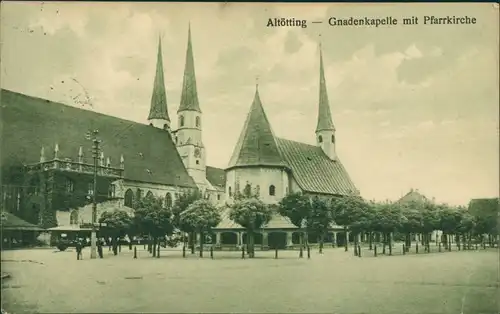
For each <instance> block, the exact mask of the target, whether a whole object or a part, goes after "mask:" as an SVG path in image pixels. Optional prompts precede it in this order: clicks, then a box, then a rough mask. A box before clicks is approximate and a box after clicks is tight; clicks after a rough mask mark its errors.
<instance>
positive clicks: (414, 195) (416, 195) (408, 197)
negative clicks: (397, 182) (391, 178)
mask: <svg viewBox="0 0 500 314" xmlns="http://www.w3.org/2000/svg"><path fill="white" fill-rule="evenodd" d="M429 201H430V200H429V199H428V198H427V197H425V195H423V194H421V193H420V192H419V191H418V190H414V189H411V190H410V192H408V193H406V194H405V195H404V196H403V197H401V198H400V199H399V200H398V203H402V204H407V203H410V202H417V203H427V202H429Z"/></svg>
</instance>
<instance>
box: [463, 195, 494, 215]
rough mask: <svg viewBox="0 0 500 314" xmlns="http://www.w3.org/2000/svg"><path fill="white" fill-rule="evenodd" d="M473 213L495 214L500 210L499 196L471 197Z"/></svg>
mask: <svg viewBox="0 0 500 314" xmlns="http://www.w3.org/2000/svg"><path fill="white" fill-rule="evenodd" d="M468 209H469V211H471V213H472V214H473V215H478V216H486V215H493V216H495V214H496V213H498V211H499V210H500V203H499V198H498V197H496V198H475V199H471V201H470V202H469V206H468Z"/></svg>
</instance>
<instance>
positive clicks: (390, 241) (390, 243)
mask: <svg viewBox="0 0 500 314" xmlns="http://www.w3.org/2000/svg"><path fill="white" fill-rule="evenodd" d="M388 238H389V255H392V233H389V234H388Z"/></svg>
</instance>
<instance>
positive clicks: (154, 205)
mask: <svg viewBox="0 0 500 314" xmlns="http://www.w3.org/2000/svg"><path fill="white" fill-rule="evenodd" d="M136 208H137V209H136V210H135V214H134V216H133V217H131V216H129V215H128V214H126V213H125V212H122V211H115V212H109V213H104V214H103V215H102V216H101V217H100V220H99V222H101V223H106V227H105V228H103V229H102V230H101V234H102V235H103V236H109V237H111V238H113V239H114V240H113V243H116V240H117V239H119V238H121V237H123V236H125V235H128V236H129V237H130V238H132V237H134V236H136V235H137V236H143V237H144V236H146V238H147V239H148V248H149V251H150V252H151V253H152V254H153V256H156V255H157V254H159V248H158V246H159V245H160V242H162V243H164V245H169V246H177V245H178V244H179V242H182V243H183V248H184V250H185V248H186V247H190V248H191V252H192V253H194V250H195V242H196V236H197V235H198V236H199V243H200V256H203V243H205V239H204V238H205V236H206V235H208V234H210V233H211V232H212V229H213V228H215V227H216V226H217V225H218V224H219V223H220V222H221V220H222V212H223V211H224V210H227V209H229V218H230V219H231V220H233V221H234V222H236V223H237V224H239V225H240V226H242V227H243V228H244V229H245V231H246V233H247V241H246V242H247V243H246V244H247V251H248V255H249V257H250V258H252V257H254V256H255V249H254V242H255V241H254V239H255V234H256V233H257V232H259V231H260V230H262V228H263V227H265V226H266V225H267V224H268V223H269V221H270V220H271V219H272V217H273V215H276V214H280V215H282V216H284V217H287V218H288V219H289V220H290V222H291V223H292V224H293V225H295V226H296V227H297V229H298V232H299V235H300V236H299V239H300V245H299V248H300V253H299V254H300V256H301V257H302V256H303V249H304V248H305V247H306V246H307V245H308V243H307V238H308V237H305V235H307V234H308V233H314V234H316V235H317V236H318V240H319V241H318V242H319V250H320V252H322V250H323V245H324V239H325V236H326V235H327V233H328V232H329V231H330V230H331V229H332V226H333V225H337V226H342V227H341V228H343V230H344V232H345V239H348V234H347V233H348V232H350V233H351V234H352V235H353V239H354V242H355V244H357V243H356V242H357V241H358V239H359V235H362V234H364V235H365V234H366V235H368V237H369V242H370V248H371V245H372V242H374V241H375V240H376V239H379V238H381V239H380V241H381V242H382V243H383V245H384V248H383V251H384V252H385V246H386V244H387V245H388V247H389V250H391V248H392V243H391V241H392V239H393V236H394V235H395V234H396V235H398V234H399V235H403V238H404V240H405V242H406V245H407V247H409V246H411V239H412V237H414V236H415V235H417V234H418V235H420V237H421V239H422V244H423V245H424V246H425V247H426V248H427V249H429V244H430V242H431V233H432V232H433V231H434V230H441V231H442V233H443V237H442V240H443V243H445V245H446V246H448V247H449V242H450V240H451V235H454V236H455V240H456V241H458V242H460V241H461V240H462V241H463V242H465V241H470V240H471V239H472V237H475V236H479V237H481V239H482V237H483V235H485V234H486V235H488V236H489V239H490V242H491V241H492V239H493V237H495V236H496V235H497V234H498V232H497V230H496V227H497V224H496V219H491V217H490V216H485V215H472V214H471V213H470V212H469V211H468V210H467V209H466V208H463V207H454V206H448V205H445V204H435V203H432V202H410V203H406V204H402V203H397V202H396V203H394V202H382V203H380V202H373V201H366V200H364V199H363V198H361V197H359V196H355V195H350V196H343V197H330V198H325V197H319V196H311V195H307V194H303V193H293V194H289V195H287V196H286V197H284V198H283V199H282V200H281V201H280V202H279V204H276V205H268V204H265V203H264V202H262V200H260V199H259V196H258V195H256V194H254V193H252V188H251V186H250V185H247V186H246V187H245V188H244V189H243V191H242V192H241V193H237V194H236V195H235V196H234V201H233V202H232V203H231V204H226V205H224V206H215V205H214V204H212V203H211V202H210V201H208V200H206V199H204V198H203V197H202V194H201V193H200V192H199V191H196V190H193V191H190V192H187V193H185V194H182V195H180V196H179V199H178V200H177V201H176V202H175V204H174V206H173V207H172V208H166V207H164V206H163V203H162V201H161V199H159V198H155V197H146V198H144V199H142V200H141V201H139V202H138V204H137V206H136ZM176 230H177V231H180V237H176V236H175V234H176V232H175V231H176ZM187 235H188V236H187ZM375 235H381V237H375ZM344 243H345V250H346V251H347V250H348V241H347V240H345V241H344ZM114 246H115V244H114ZM115 254H116V250H115Z"/></svg>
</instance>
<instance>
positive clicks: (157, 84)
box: [148, 39, 170, 121]
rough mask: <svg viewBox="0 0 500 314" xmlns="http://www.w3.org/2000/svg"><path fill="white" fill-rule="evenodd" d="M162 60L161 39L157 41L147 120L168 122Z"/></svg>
mask: <svg viewBox="0 0 500 314" xmlns="http://www.w3.org/2000/svg"><path fill="white" fill-rule="evenodd" d="M163 75H164V73H163V60H162V54H161V39H160V40H159V41H158V56H157V60H156V75H155V80H154V84H153V94H152V95H151V108H150V110H149V116H148V119H165V120H167V121H170V118H169V116H168V110H167V93H166V91H165V80H164V77H163Z"/></svg>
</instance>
